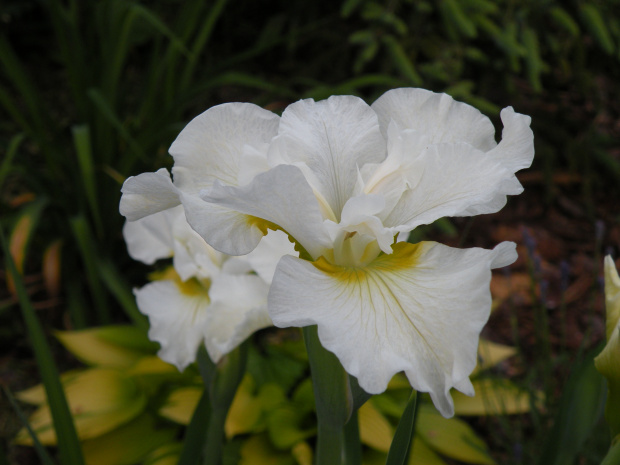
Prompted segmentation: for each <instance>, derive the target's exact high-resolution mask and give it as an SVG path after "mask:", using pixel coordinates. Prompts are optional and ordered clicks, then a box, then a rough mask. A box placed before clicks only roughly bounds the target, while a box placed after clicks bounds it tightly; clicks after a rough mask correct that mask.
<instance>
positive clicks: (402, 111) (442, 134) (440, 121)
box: [372, 88, 496, 152]
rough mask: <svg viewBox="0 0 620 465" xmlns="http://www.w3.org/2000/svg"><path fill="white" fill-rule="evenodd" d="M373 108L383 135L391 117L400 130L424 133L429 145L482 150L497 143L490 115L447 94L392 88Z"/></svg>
mask: <svg viewBox="0 0 620 465" xmlns="http://www.w3.org/2000/svg"><path fill="white" fill-rule="evenodd" d="M372 109H373V110H374V111H375V112H376V113H377V116H378V117H379V124H380V126H381V132H382V133H383V134H384V136H386V135H387V131H388V126H389V124H390V121H392V120H393V121H395V122H396V123H397V124H398V125H399V126H400V127H401V128H403V129H413V130H415V131H416V132H419V133H420V134H425V135H426V136H427V137H428V138H429V142H430V143H432V144H437V143H444V142H467V143H469V144H471V145H473V146H474V147H476V148H477V149H479V150H482V151H485V152H486V151H487V150H490V149H492V148H493V147H495V145H496V142H495V128H494V127H493V124H492V123H491V121H490V120H489V118H487V117H486V116H484V115H483V114H482V113H480V111H478V110H477V109H476V108H474V107H472V106H470V105H467V104H465V103H461V102H457V101H455V100H454V99H453V98H452V97H450V96H449V95H447V94H438V93H434V92H431V91H428V90H424V89H412V88H401V89H393V90H389V91H387V92H386V93H385V94H383V95H382V96H381V97H379V98H378V99H377V100H376V101H375V102H374V103H373V104H372Z"/></svg>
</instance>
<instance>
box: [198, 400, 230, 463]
mask: <svg viewBox="0 0 620 465" xmlns="http://www.w3.org/2000/svg"><path fill="white" fill-rule="evenodd" d="M227 414H228V408H226V409H221V408H218V409H217V410H212V411H211V415H210V417H209V426H208V428H207V440H206V443H205V447H204V462H203V463H204V465H219V464H220V463H222V447H223V445H224V424H225V423H226V415H227Z"/></svg>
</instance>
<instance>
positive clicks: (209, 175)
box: [170, 103, 280, 195]
mask: <svg viewBox="0 0 620 465" xmlns="http://www.w3.org/2000/svg"><path fill="white" fill-rule="evenodd" d="M279 119H280V118H279V117H278V116H277V115H276V114H274V113H272V112H270V111H267V110H264V109H262V108H260V107H259V106H257V105H253V104H251V103H225V104H222V105H218V106H215V107H212V108H209V109H208V110H207V111H205V112H204V113H202V114H200V115H198V116H197V117H196V118H194V119H193V120H192V121H190V122H189V124H188V125H187V126H185V128H184V129H183V131H181V133H180V134H179V136H178V137H177V139H176V140H175V141H174V142H173V144H172V145H171V146H170V154H171V155H172V156H173V157H174V168H173V170H172V172H173V174H174V183H175V185H176V186H177V187H178V188H179V189H181V190H182V191H183V192H185V193H187V194H194V195H197V194H198V192H200V190H201V189H205V188H208V187H211V185H212V184H213V183H214V182H215V181H216V180H217V181H219V182H221V183H223V184H226V185H233V186H236V185H237V183H238V175H239V171H240V167H241V166H242V165H243V158H244V153H246V152H247V151H248V150H250V151H251V152H252V155H253V156H255V155H256V151H261V150H262V151H265V150H266V148H267V145H266V144H268V143H269V142H270V140H271V138H272V137H273V136H275V135H276V132H277V129H278V121H279ZM252 149H254V150H252ZM264 156H265V157H266V154H265V155H264Z"/></svg>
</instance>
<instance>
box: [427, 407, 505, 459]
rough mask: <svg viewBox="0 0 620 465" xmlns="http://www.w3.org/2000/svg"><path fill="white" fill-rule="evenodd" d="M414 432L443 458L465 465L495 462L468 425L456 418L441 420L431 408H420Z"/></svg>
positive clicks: (439, 415)
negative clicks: (464, 463) (461, 462)
mask: <svg viewBox="0 0 620 465" xmlns="http://www.w3.org/2000/svg"><path fill="white" fill-rule="evenodd" d="M416 431H417V433H418V434H419V435H420V437H422V438H423V439H424V441H425V442H426V443H427V444H428V445H429V446H431V447H432V448H433V449H435V450H436V451H437V452H439V453H440V454H442V455H445V456H446V457H450V458H453V459H456V460H461V461H463V462H468V463H479V464H485V465H492V464H494V463H495V462H494V461H493V459H492V458H491V456H490V455H489V451H488V449H487V445H486V444H485V442H484V441H483V440H482V439H481V438H480V437H479V436H478V435H477V434H476V433H475V432H474V430H473V429H471V427H470V426H469V425H468V424H467V423H465V422H464V421H461V420H459V419H457V418H444V417H442V416H441V414H439V412H437V410H435V408H434V407H432V406H431V405H427V404H423V405H421V406H420V409H419V412H418V425H417V430H416Z"/></svg>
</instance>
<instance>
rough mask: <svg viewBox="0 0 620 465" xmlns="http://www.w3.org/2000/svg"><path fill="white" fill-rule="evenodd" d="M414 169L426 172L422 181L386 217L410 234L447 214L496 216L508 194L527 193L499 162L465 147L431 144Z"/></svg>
mask: <svg viewBox="0 0 620 465" xmlns="http://www.w3.org/2000/svg"><path fill="white" fill-rule="evenodd" d="M411 169H412V170H413V171H416V172H418V173H420V175H419V180H418V183H417V184H416V185H412V186H411V188H410V189H409V190H407V191H405V193H404V194H403V195H402V197H401V198H400V199H399V201H398V203H397V204H396V206H395V207H394V209H393V210H392V212H391V213H390V214H389V215H387V217H386V218H385V219H384V224H385V225H386V226H391V227H394V228H395V231H405V230H408V231H410V230H412V229H413V228H415V227H416V226H419V225H421V224H430V223H432V222H433V221H435V220H437V219H439V218H442V217H445V216H468V215H471V214H480V213H492V212H495V211H498V210H499V209H501V208H502V207H503V206H504V205H505V203H506V195H507V194H511V195H514V194H518V193H520V192H521V190H522V188H521V185H520V184H519V185H518V186H514V185H513V184H510V183H509V182H508V181H510V180H511V179H514V174H513V173H512V172H510V171H508V170H507V169H506V167H505V166H504V165H503V164H502V163H501V160H500V159H499V158H493V157H490V156H488V154H485V153H484V152H482V151H480V150H477V149H476V148H474V147H473V146H471V145H469V144H465V143H455V144H438V145H431V146H429V147H428V148H427V149H426V150H425V151H424V152H423V153H422V154H421V156H419V157H417V158H416V160H415V161H414V162H413V163H412V165H411ZM517 184H518V183H517ZM474 212H475V213H474Z"/></svg>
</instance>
